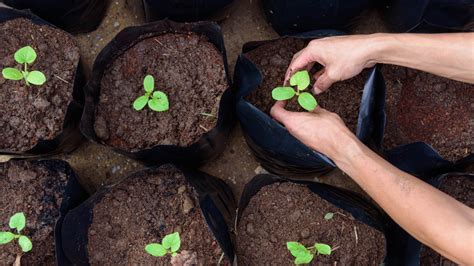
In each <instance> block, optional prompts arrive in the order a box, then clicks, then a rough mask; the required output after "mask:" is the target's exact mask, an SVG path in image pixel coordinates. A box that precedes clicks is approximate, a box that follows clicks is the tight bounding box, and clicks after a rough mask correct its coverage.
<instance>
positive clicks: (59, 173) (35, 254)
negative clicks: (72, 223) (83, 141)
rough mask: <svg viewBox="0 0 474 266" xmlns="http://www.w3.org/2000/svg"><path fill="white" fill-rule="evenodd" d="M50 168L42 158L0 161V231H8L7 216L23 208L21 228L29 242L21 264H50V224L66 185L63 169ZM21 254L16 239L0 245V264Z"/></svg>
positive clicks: (52, 258)
mask: <svg viewBox="0 0 474 266" xmlns="http://www.w3.org/2000/svg"><path fill="white" fill-rule="evenodd" d="M56 169H57V170H52V168H51V165H49V164H48V163H46V162H27V161H10V162H7V163H3V164H0V214H1V217H0V219H1V221H0V231H10V232H11V229H10V228H9V226H8V222H9V220H10V217H11V216H12V215H13V214H15V213H17V212H23V213H25V216H26V222H27V223H26V227H25V229H24V230H23V231H22V232H21V233H22V234H23V235H26V236H28V237H29V238H30V239H31V241H32V242H33V249H32V250H31V251H30V252H28V253H26V254H25V255H23V257H22V258H21V264H22V265H54V264H55V261H56V255H55V247H54V226H55V225H56V221H57V219H58V218H59V216H60V212H59V208H60V206H61V203H62V200H63V194H64V192H65V189H66V184H67V176H66V174H65V169H61V168H57V166H56ZM17 254H22V252H21V249H20V248H19V245H18V242H11V243H9V244H6V245H1V246H0V262H1V263H0V264H2V265H13V263H14V262H15V258H16V256H17Z"/></svg>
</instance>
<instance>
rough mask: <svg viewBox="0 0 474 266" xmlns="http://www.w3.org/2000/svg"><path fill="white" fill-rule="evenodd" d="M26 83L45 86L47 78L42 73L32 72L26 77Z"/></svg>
mask: <svg viewBox="0 0 474 266" xmlns="http://www.w3.org/2000/svg"><path fill="white" fill-rule="evenodd" d="M26 81H28V82H29V83H31V84H33V85H43V84H44V83H45V82H46V77H45V76H44V74H43V73H42V72H40V71H36V70H35V71H31V72H30V73H29V74H28V76H26Z"/></svg>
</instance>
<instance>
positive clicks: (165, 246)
mask: <svg viewBox="0 0 474 266" xmlns="http://www.w3.org/2000/svg"><path fill="white" fill-rule="evenodd" d="M180 247H181V238H180V237H179V233H178V232H174V233H172V234H169V235H166V236H165V237H164V238H163V240H162V241H161V244H158V243H151V244H148V245H147V246H146V247H145V250H146V252H147V253H148V254H150V255H152V256H154V257H163V256H166V254H171V256H173V257H174V256H176V255H177V253H176V252H178V250H179V248H180Z"/></svg>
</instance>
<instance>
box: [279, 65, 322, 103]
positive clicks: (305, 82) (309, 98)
mask: <svg viewBox="0 0 474 266" xmlns="http://www.w3.org/2000/svg"><path fill="white" fill-rule="evenodd" d="M309 84H310V79H309V73H308V71H306V70H304V71H299V72H296V73H295V74H294V75H293V76H291V78H290V85H291V86H296V90H295V89H293V88H292V87H276V88H274V89H273V90H272V97H273V99H275V100H277V101H284V100H290V99H291V98H293V97H294V96H295V95H296V96H298V103H299V104H300V105H301V107H303V108H304V109H305V110H306V111H308V112H311V111H313V110H314V109H315V108H316V106H318V102H317V101H316V99H315V98H314V96H313V95H312V94H311V93H309V92H302V91H304V90H306V88H308V86H309Z"/></svg>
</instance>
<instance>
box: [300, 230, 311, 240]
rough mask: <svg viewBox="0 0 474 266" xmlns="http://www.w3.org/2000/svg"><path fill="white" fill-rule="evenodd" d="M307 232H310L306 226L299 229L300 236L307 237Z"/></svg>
mask: <svg viewBox="0 0 474 266" xmlns="http://www.w3.org/2000/svg"><path fill="white" fill-rule="evenodd" d="M309 234H310V232H309V229H308V228H305V229H303V230H301V237H302V238H303V239H306V238H308V237H309Z"/></svg>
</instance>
